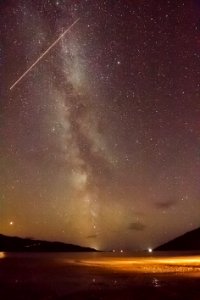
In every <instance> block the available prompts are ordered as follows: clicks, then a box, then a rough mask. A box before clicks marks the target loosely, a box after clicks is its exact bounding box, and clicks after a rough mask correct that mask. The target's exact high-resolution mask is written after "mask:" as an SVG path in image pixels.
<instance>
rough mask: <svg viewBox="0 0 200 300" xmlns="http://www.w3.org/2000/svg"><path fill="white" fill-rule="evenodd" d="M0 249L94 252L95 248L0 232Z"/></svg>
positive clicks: (14, 250) (11, 250)
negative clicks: (7, 234)
mask: <svg viewBox="0 0 200 300" xmlns="http://www.w3.org/2000/svg"><path fill="white" fill-rule="evenodd" d="M0 251H7V252H21V251H23V252H96V251H97V250H96V249H93V248H90V247H83V246H79V245H74V244H67V243H63V242H56V241H55V242H50V241H43V240H37V239H31V238H22V237H16V236H6V235H4V234H0Z"/></svg>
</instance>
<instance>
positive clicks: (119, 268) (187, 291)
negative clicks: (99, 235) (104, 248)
mask: <svg viewBox="0 0 200 300" xmlns="http://www.w3.org/2000/svg"><path fill="white" fill-rule="evenodd" d="M0 298H1V299H2V300H7V299H20V300H25V299H26V300H37V299H43V300H47V299H49V300H51V299H56V300H65V299H74V300H76V299H82V300H83V299H87V300H92V299H93V300H94V299H99V300H100V299H122V300H126V299H134V300H137V299H141V300H142V299H148V300H157V299H172V300H173V299H180V300H182V299H189V300H193V299H196V300H199V299H200V257H199V256H185V257H174V256H170V257H169V256H163V255H162V256H159V255H157V256H152V257H150V256H148V255H147V256H146V257H140V256H130V255H129V256H128V255H127V256H126V255H124V256H116V255H115V256H113V255H111V254H103V253H71V254H70V253H68V254H65V253H17V254H12V253H9V254H7V253H0Z"/></svg>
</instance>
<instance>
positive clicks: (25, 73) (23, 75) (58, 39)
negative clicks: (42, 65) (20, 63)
mask: <svg viewBox="0 0 200 300" xmlns="http://www.w3.org/2000/svg"><path fill="white" fill-rule="evenodd" d="M79 20H80V18H79V19H77V20H76V21H74V23H72V24H71V25H70V26H69V27H68V28H67V29H66V30H65V31H64V32H63V33H62V34H61V35H60V36H59V37H58V38H57V40H55V42H53V44H51V46H50V47H49V48H48V49H47V50H46V51H45V52H44V53H42V54H41V56H40V57H38V59H37V60H36V61H35V62H34V63H33V64H32V65H31V66H30V68H28V69H27V70H26V71H25V72H24V73H23V74H22V75H21V76H20V77H19V78H18V79H17V80H16V81H15V82H14V83H13V85H12V86H11V87H10V90H12V89H13V88H14V87H15V86H16V85H17V84H18V83H19V82H20V81H21V80H22V79H23V78H24V77H25V76H26V75H27V74H28V73H29V72H30V71H31V70H32V69H33V68H34V67H35V66H36V65H37V63H38V62H39V61H40V60H41V59H42V58H43V57H44V56H45V55H46V54H47V53H48V52H49V51H50V50H51V49H52V48H53V47H54V46H55V45H56V44H57V43H58V42H59V41H60V40H61V39H62V38H63V37H64V36H65V34H66V33H67V32H68V31H70V29H71V28H72V27H73V26H74V25H75V24H76V23H77V22H78V21H79Z"/></svg>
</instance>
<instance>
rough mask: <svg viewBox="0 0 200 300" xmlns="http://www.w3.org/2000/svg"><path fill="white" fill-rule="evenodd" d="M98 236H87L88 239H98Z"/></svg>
mask: <svg viewBox="0 0 200 300" xmlns="http://www.w3.org/2000/svg"><path fill="white" fill-rule="evenodd" d="M97 236H98V235H97V234H91V235H88V236H87V239H96V238H97Z"/></svg>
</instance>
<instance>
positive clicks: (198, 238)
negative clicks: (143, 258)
mask: <svg viewBox="0 0 200 300" xmlns="http://www.w3.org/2000/svg"><path fill="white" fill-rule="evenodd" d="M154 250H155V251H196V250H200V227H199V228H196V229H194V230H191V231H187V232H185V233H184V234H182V235H180V236H178V237H176V238H174V239H172V240H170V241H168V242H166V243H164V244H162V245H160V246H158V247H157V248H155V249H154Z"/></svg>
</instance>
